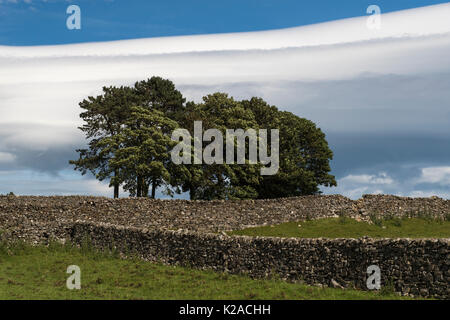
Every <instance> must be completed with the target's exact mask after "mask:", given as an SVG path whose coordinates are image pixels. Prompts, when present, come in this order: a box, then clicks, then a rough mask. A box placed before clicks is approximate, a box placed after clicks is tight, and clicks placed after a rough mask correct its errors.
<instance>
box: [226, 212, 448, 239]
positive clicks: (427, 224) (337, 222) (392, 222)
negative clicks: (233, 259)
mask: <svg viewBox="0 0 450 320" xmlns="http://www.w3.org/2000/svg"><path fill="white" fill-rule="evenodd" d="M230 234H231V235H247V236H267V237H295V238H320V237H321V238H359V237H363V236H368V237H372V238H449V237H450V221H448V220H431V219H425V218H405V219H398V218H397V219H388V220H377V219H374V220H373V223H372V224H369V223H367V222H361V221H356V220H354V219H351V218H347V217H339V218H326V219H319V220H309V221H300V222H289V223H283V224H280V225H275V226H264V227H257V228H249V229H244V230H238V231H233V232H230Z"/></svg>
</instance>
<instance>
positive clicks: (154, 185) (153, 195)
mask: <svg viewBox="0 0 450 320" xmlns="http://www.w3.org/2000/svg"><path fill="white" fill-rule="evenodd" d="M155 195H156V183H155V182H152V199H155Z"/></svg>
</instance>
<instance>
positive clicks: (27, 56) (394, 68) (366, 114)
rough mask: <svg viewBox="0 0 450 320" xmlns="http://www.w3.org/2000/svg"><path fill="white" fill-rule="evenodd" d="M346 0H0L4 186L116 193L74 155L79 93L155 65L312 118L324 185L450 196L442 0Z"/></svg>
mask: <svg viewBox="0 0 450 320" xmlns="http://www.w3.org/2000/svg"><path fill="white" fill-rule="evenodd" d="M342 2H343V3H340V2H338V1H309V2H306V1H287V0H286V1H268V0H260V1H256V0H255V1H226V2H218V1H200V0H199V1H118V0H115V1H111V0H110V1H62V0H61V1H56V0H55V1H52V0H47V1H44V0H26V1H25V0H22V1H21V0H0V193H7V192H10V191H13V192H14V193H16V194H43V195H52V194H94V195H105V196H111V193H112V191H111V189H109V188H108V185H107V184H105V183H99V182H97V181H95V180H94V179H93V178H92V177H90V176H84V177H82V176H81V175H80V174H79V173H78V172H75V171H73V170H72V168H71V167H70V166H69V165H68V160H70V159H75V158H76V157H77V155H76V153H75V152H74V150H75V149H77V148H80V147H82V146H83V145H84V143H85V142H84V138H83V136H82V134H81V133H80V132H78V131H79V130H77V126H79V125H80V124H81V122H80V119H79V117H78V114H79V113H80V109H79V107H78V102H79V101H81V100H82V99H83V98H85V97H87V96H88V95H95V94H99V93H100V90H101V87H102V86H104V85H130V84H132V83H134V82H135V81H138V80H142V79H145V78H148V77H151V76H153V75H160V76H163V77H167V78H169V79H171V80H172V81H174V83H175V84H176V86H177V88H178V89H180V90H181V91H182V92H183V94H184V95H185V96H186V97H187V98H188V100H194V101H200V99H201V97H202V96H204V95H206V94H209V93H212V92H216V91H225V92H228V93H230V95H232V96H234V97H235V98H238V99H248V98H250V97H252V96H260V97H263V98H264V99H265V100H266V101H268V102H269V103H270V104H273V105H276V106H278V107H279V108H280V109H283V110H288V111H291V112H293V113H295V114H297V115H299V116H302V117H305V118H308V119H310V120H312V121H314V122H315V123H317V125H318V126H319V127H320V128H321V129H322V130H323V131H324V132H325V134H326V136H327V140H328V142H329V144H330V148H331V149H332V150H333V152H334V159H333V161H332V162H331V167H332V174H334V175H335V176H336V178H337V180H338V187H337V188H324V189H323V192H324V193H326V194H335V193H340V194H343V195H346V196H348V197H351V198H353V199H356V198H359V197H360V196H361V195H362V194H365V193H389V194H397V195H402V196H413V197H421V196H431V195H437V196H440V197H443V198H447V199H450V134H449V133H450V125H449V124H450V92H449V90H448V88H449V87H450V60H449V59H448V57H449V53H450V19H449V17H450V3H448V2H447V3H445V2H442V1H413V0H408V1H400V0H394V1H392V0H391V1H342ZM73 4H76V5H78V6H79V7H80V9H81V29H80V30H69V29H68V28H67V27H66V19H67V18H68V17H69V15H70V14H67V13H66V9H67V7H68V6H70V5H73ZM374 4H375V5H378V6H379V8H380V9H381V13H382V14H383V15H382V16H381V20H380V28H379V29H371V28H368V26H367V19H369V16H370V15H368V14H367V12H366V10H367V8H368V6H369V5H374ZM439 4H441V5H439ZM414 8H417V9H414ZM407 9H412V10H407ZM283 28H287V29H283ZM126 39H134V40H129V41H118V40H126ZM94 42H96V43H94ZM30 46H32V47H30Z"/></svg>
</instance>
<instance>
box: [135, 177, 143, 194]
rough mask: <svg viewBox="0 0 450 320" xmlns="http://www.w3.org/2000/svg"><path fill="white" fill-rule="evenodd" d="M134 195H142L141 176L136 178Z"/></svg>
mask: <svg viewBox="0 0 450 320" xmlns="http://www.w3.org/2000/svg"><path fill="white" fill-rule="evenodd" d="M136 197H138V198H140V197H142V179H141V176H137V178H136Z"/></svg>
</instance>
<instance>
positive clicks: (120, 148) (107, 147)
mask: <svg viewBox="0 0 450 320" xmlns="http://www.w3.org/2000/svg"><path fill="white" fill-rule="evenodd" d="M80 107H81V108H82V109H84V112H82V113H81V114H80V117H81V118H82V119H83V120H84V124H83V126H82V127H80V129H81V130H82V131H83V132H84V133H85V136H86V139H87V140H88V147H87V148H85V149H79V150H77V151H78V153H79V159H78V160H72V161H70V163H71V164H73V165H74V166H75V170H79V171H80V172H81V173H82V174H86V173H87V172H91V173H92V174H93V175H94V176H95V177H96V178H97V179H99V180H100V181H102V180H109V182H110V186H113V187H114V197H118V196H119V194H118V193H119V186H120V185H122V186H123V188H124V189H125V190H127V191H129V192H130V194H131V195H132V196H137V197H141V196H149V189H150V187H151V192H150V196H151V197H155V190H156V189H157V188H163V189H164V191H165V193H166V194H168V195H173V194H174V193H181V192H189V194H190V197H191V199H204V200H212V199H250V198H276V197H289V196H298V195H307V194H317V193H320V189H319V186H321V185H323V186H335V185H336V180H335V178H334V176H332V175H330V174H329V172H330V170H331V169H330V165H329V162H330V160H331V159H332V157H333V153H332V152H331V150H330V149H329V147H328V143H327V142H326V140H325V135H324V134H323V132H322V131H321V130H320V129H319V128H317V127H316V126H315V124H314V123H313V122H311V121H309V120H306V119H303V118H300V117H298V116H296V115H294V114H292V113H290V112H285V111H279V110H278V109H277V108H276V107H275V106H270V105H268V104H267V103H266V102H265V101H264V100H262V99H260V98H255V97H254V98H252V99H250V100H243V101H237V100H234V99H233V98H232V97H229V96H228V95H227V94H226V93H220V92H217V93H214V94H210V95H207V96H205V97H203V101H202V102H201V103H194V102H188V103H185V99H184V98H183V96H182V94H181V93H180V92H179V91H178V90H177V89H176V88H175V85H174V84H173V83H172V82H171V81H170V80H166V79H162V78H161V77H152V78H150V79H148V80H144V81H140V82H136V83H135V85H134V87H124V86H122V87H120V88H116V87H104V88H103V94H102V95H99V96H97V97H88V98H87V99H85V100H83V101H82V102H81V103H80ZM194 121H202V124H203V132H205V131H206V130H208V129H218V130H219V131H220V132H222V135H223V138H224V139H225V137H226V130H227V129H243V130H244V131H245V130H248V129H254V130H256V131H257V132H258V129H267V130H271V129H278V130H279V131H280V148H279V150H280V154H279V156H280V168H279V170H278V172H277V173H276V174H275V175H272V176H262V175H261V174H260V170H261V167H262V164H260V163H258V164H250V163H249V162H248V159H249V157H248V156H249V154H248V153H249V148H248V146H249V141H248V139H246V142H245V143H246V155H245V158H246V159H247V162H246V163H245V164H236V162H235V164H227V163H224V164H194V163H193V162H192V164H181V165H174V164H173V163H172V162H171V161H170V159H169V155H170V150H171V148H172V147H173V146H174V145H175V144H174V143H173V141H171V139H170V137H171V132H172V131H173V130H174V129H176V128H184V129H187V130H188V131H189V132H190V133H191V136H192V137H193V136H194ZM269 132H270V131H269ZM268 138H269V139H268V140H269V141H268V145H269V146H268V150H267V151H268V153H269V154H270V153H271V152H272V150H270V146H271V141H270V134H269V137H268ZM209 143H210V142H202V147H203V148H204V147H206V146H207V145H208V144H209ZM234 143H235V144H237V141H234ZM223 148H224V150H223V154H226V143H223ZM191 152H192V153H193V150H192V151H191ZM193 157H194V155H193V154H191V158H192V159H193ZM235 157H237V155H235Z"/></svg>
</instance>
